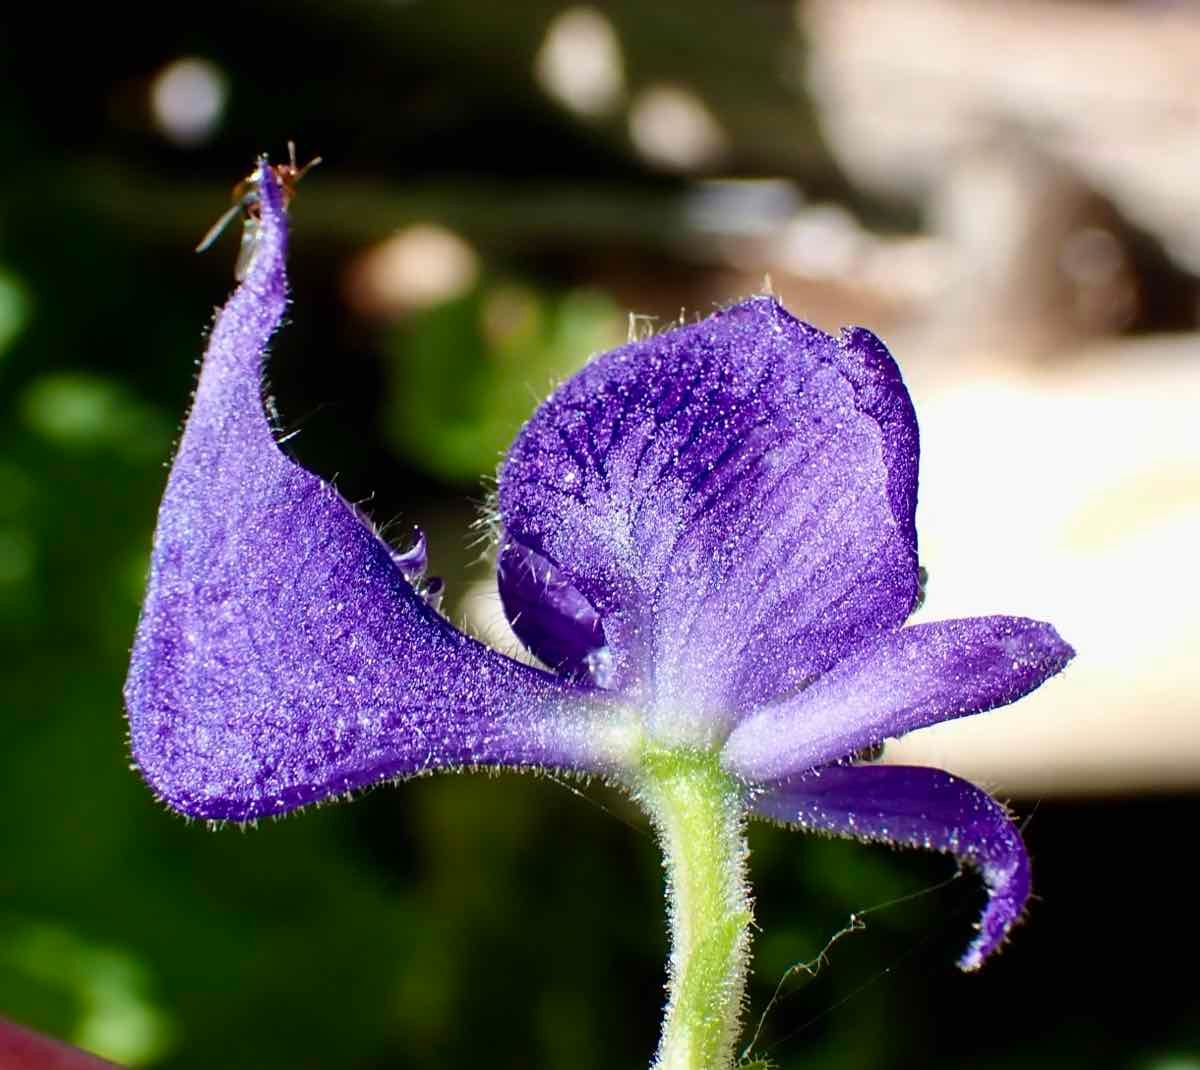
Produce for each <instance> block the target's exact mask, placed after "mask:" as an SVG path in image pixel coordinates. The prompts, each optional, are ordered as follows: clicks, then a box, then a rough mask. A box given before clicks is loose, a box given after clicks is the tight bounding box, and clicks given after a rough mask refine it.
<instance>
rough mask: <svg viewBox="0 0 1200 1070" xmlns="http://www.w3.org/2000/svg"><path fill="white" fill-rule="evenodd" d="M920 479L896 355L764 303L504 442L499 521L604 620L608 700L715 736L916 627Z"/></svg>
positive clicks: (623, 353) (623, 369)
mask: <svg viewBox="0 0 1200 1070" xmlns="http://www.w3.org/2000/svg"><path fill="white" fill-rule="evenodd" d="M916 474H917V430H916V421H915V418H914V416H913V412H912V406H911V403H910V402H909V399H908V394H907V392H906V391H905V389H904V386H903V383H902V382H901V380H900V375H899V372H898V371H897V370H896V366H895V363H894V362H893V361H892V359H891V357H890V356H889V355H888V354H887V350H886V349H885V348H884V346H883V344H882V343H881V342H879V341H878V340H877V339H875V338H874V336H873V335H871V334H870V333H869V332H866V331H862V330H855V331H849V332H847V333H846V334H845V335H843V337H842V339H841V340H838V339H834V338H832V337H830V336H829V335H826V334H824V333H822V332H821V331H819V330H817V329H816V328H814V327H811V326H809V325H807V324H804V323H801V322H800V321H798V320H796V319H794V318H793V317H792V316H791V315H789V314H788V313H787V312H786V311H785V310H784V309H783V308H782V307H781V306H780V304H779V303H778V302H777V301H776V300H775V299H774V298H772V297H757V298H752V299H750V300H747V301H744V302H742V303H741V304H738V305H734V306H733V307H731V308H728V309H725V310H724V311H722V312H719V313H717V314H715V315H713V316H710V317H709V318H708V319H706V320H704V321H702V322H700V323H697V324H693V325H690V326H686V327H680V328H677V329H674V330H670V331H667V332H666V333H664V334H661V335H658V336H656V337H654V338H651V339H649V340H646V341H641V342H634V343H631V344H629V345H627V346H624V347H623V348H621V349H617V350H614V351H613V352H611V353H608V354H605V355H604V356H602V357H599V358H597V359H595V360H593V361H592V362H591V363H590V364H589V365H588V366H587V367H586V368H584V369H583V370H582V371H581V372H580V373H579V374H577V375H576V376H574V377H573V378H572V379H570V380H568V381H567V382H566V383H564V384H563V385H562V386H561V387H560V388H559V389H558V390H556V391H555V392H554V394H553V395H552V396H551V397H550V399H549V400H548V401H547V402H546V403H545V404H543V405H542V406H541V407H540V408H539V409H538V411H537V412H536V413H535V414H534V416H533V418H532V419H531V420H530V422H529V423H528V425H527V426H526V427H525V429H524V430H523V431H522V432H521V434H520V436H519V437H518V439H517V441H516V442H515V443H514V444H513V447H512V449H511V450H510V452H509V454H508V457H507V459H506V461H505V463H504V465H503V467H502V470H501V474H500V488H499V506H500V517H501V522H502V524H503V527H504V540H505V542H511V543H515V544H517V545H519V546H521V547H523V548H525V549H526V550H528V551H530V552H532V553H535V554H537V555H539V556H540V557H541V558H543V559H545V560H546V561H548V562H549V563H550V564H552V565H553V566H554V568H555V569H556V570H557V574H558V575H560V576H561V577H562V579H563V580H564V581H565V582H566V583H568V584H570V586H571V587H572V588H573V589H574V590H575V591H577V592H578V594H579V595H580V596H581V598H582V599H584V600H586V603H587V604H588V605H589V606H590V607H592V608H594V610H595V612H596V613H597V614H598V616H599V619H600V624H601V626H602V629H603V633H604V636H605V638H606V641H607V644H608V647H609V650H610V653H611V655H612V659H611V664H610V666H609V667H610V670H611V683H612V686H614V687H616V688H618V689H621V690H624V691H625V692H626V693H631V695H632V697H633V698H634V700H635V701H636V702H637V703H638V704H639V705H640V706H642V707H643V708H644V709H647V710H649V711H650V713H649V720H650V723H653V722H654V720H655V718H656V717H662V718H679V717H680V716H681V712H680V711H688V713H687V716H690V717H693V718H694V719H695V722H696V725H695V727H696V728H697V731H696V732H692V733H690V734H689V732H688V731H687V730H685V731H684V732H683V737H684V738H685V739H687V740H690V741H693V742H701V743H702V742H705V739H704V738H703V726H704V725H705V724H706V723H707V724H710V725H711V724H714V723H715V722H719V721H720V720H722V719H724V720H726V721H733V720H736V719H737V717H739V716H742V715H743V714H744V712H745V711H747V710H750V709H753V708H755V707H756V706H759V705H761V704H762V703H764V702H767V701H770V700H772V699H775V698H777V697H779V696H781V695H785V694H789V693H791V692H793V691H795V690H797V689H798V688H800V687H801V686H803V685H804V684H805V683H806V682H807V681H808V680H809V679H811V678H812V677H813V676H814V675H817V674H819V673H820V672H822V671H824V670H825V669H827V668H828V667H829V666H830V665H831V664H833V663H834V662H835V661H836V660H837V659H838V658H839V657H840V656H841V655H842V654H843V653H844V652H845V651H846V650H848V649H850V648H851V647H853V646H854V645H855V644H857V643H859V642H861V641H862V640H863V639H864V638H866V637H869V636H873V635H876V634H878V633H880V632H882V631H886V630H889V629H893V628H895V627H897V626H898V625H899V624H900V623H901V622H903V620H904V619H905V618H906V617H907V616H908V614H909V612H910V611H911V610H912V608H913V605H914V602H915V599H916V595H917V561H916V534H915V529H914V526H913V511H914V509H915V504H916ZM502 590H503V577H502ZM552 594H553V592H552V591H548V592H547V595H548V596H549V595H552ZM523 597H524V599H525V601H528V600H529V593H528V592H527V591H526V592H524V594H523ZM540 627H541V630H542V632H543V635H542V637H541V638H538V637H536V636H535V637H534V638H533V641H531V642H530V645H531V647H532V649H533V650H534V653H538V654H539V656H541V647H542V646H552V645H553V644H552V642H551V641H550V639H548V638H547V636H546V635H545V633H546V632H547V630H548V629H550V628H551V627H552V624H551V623H550V618H547V620H545V621H543V622H542V624H541V626H540ZM571 627H573V625H572V624H571V622H570V620H569V619H568V620H564V621H563V622H562V628H563V629H564V630H567V631H569V630H570V628H571ZM527 641H530V640H529V639H528V638H527ZM560 645H561V644H560ZM717 730H719V729H714V731H717Z"/></svg>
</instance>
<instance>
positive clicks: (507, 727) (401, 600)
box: [125, 160, 601, 820]
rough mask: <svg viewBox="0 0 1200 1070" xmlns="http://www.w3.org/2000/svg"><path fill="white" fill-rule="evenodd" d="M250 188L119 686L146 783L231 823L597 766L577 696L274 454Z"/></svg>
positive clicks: (266, 256) (269, 201) (276, 218)
mask: <svg viewBox="0 0 1200 1070" xmlns="http://www.w3.org/2000/svg"><path fill="white" fill-rule="evenodd" d="M258 176H259V182H260V183H261V188H262V197H261V214H262V218H261V223H260V227H259V235H258V243H259V245H258V250H257V253H256V255H255V257H254V259H253V262H252V264H251V265H250V269H249V272H248V274H247V276H246V279H245V281H244V283H243V284H242V285H241V286H240V287H238V289H237V290H236V291H235V292H234V294H233V296H232V297H231V298H230V300H229V303H228V304H227V305H226V306H225V308H224V309H223V310H222V312H221V313H220V314H219V316H218V319H217V321H216V324H215V326H214V327H213V331H212V335H211V337H210V339H209V345H208V351H207V353H206V355H205V359H204V364H203V368H202V371H201V373H200V378H199V382H198V384H197V388H196V395H195V401H194V404H193V407H192V412H191V415H190V416H189V418H188V422H187V425H186V428H185V430H184V434H183V438H182V440H181V441H180V444H179V450H178V453H177V455H176V457H175V461H174V465H173V467H172V470H171V475H170V478H169V481H168V484H167V489H166V493H165V495H164V497H163V502H162V506H161V509H160V512H159V517H158V527H157V530H156V532H155V536H154V546H153V551H152V557H151V569H150V577H149V581H148V587H147V591H146V598H145V602H144V605H143V609H142V616H141V620H140V622H139V624H138V630H137V636H136V639H135V641H134V648H133V656H132V661H131V665H130V670H129V676H128V680H127V682H126V687H125V696H126V706H127V709H128V712H129V725H130V733H131V738H132V747H133V756H134V759H135V761H136V763H137V765H138V767H139V768H140V770H141V772H142V775H143V776H144V777H145V778H146V780H147V781H148V782H149V783H150V785H151V786H152V787H153V789H154V791H155V792H156V793H157V794H158V795H159V796H160V797H161V798H162V799H163V800H164V801H165V802H167V803H168V804H169V805H171V806H172V807H174V808H175V809H177V810H180V811H182V812H184V813H186V814H190V815H194V816H197V817H205V818H215V819H222V818H228V819H237V820H242V819H249V818H254V817H258V816H260V815H263V814H273V813H278V812H281V811H284V810H288V809H291V808H293V807H296V806H300V805H302V804H304V803H308V802H313V801H316V800H319V799H322V798H324V797H327V796H330V795H333V794H337V793H341V792H344V791H347V790H349V789H353V788H357V787H361V786H363V785H366V784H370V783H373V782H376V781H379V780H383V779H388V778H395V777H400V776H409V775H413V774H417V773H420V772H422V771H425V770H433V769H437V768H441V767H445V766H457V765H475V764H502V765H526V764H538V765H543V766H550V767H560V768H588V769H590V768H597V767H598V766H599V765H600V764H601V763H600V761H599V759H598V758H597V757H596V749H595V748H594V747H593V746H592V742H591V741H592V735H591V733H590V731H589V729H590V727H591V723H592V722H591V720H590V714H589V712H588V709H587V708H586V703H583V704H581V702H580V701H579V700H578V695H577V694H576V692H575V691H574V690H572V689H571V688H570V686H569V685H568V684H567V683H565V682H564V681H562V680H559V679H558V678H556V677H553V676H551V675H549V674H547V673H544V672H540V671H538V670H536V669H532V668H529V667H527V666H524V665H521V664H518V663H517V662H515V661H512V660H511V659H509V658H506V657H504V656H502V655H500V654H498V653H496V652H495V651H492V650H490V649H488V648H487V647H484V646H482V645H481V644H479V643H477V642H475V641H474V640H473V639H470V638H468V637H467V636H465V635H463V634H462V633H460V632H458V631H456V630H455V629H454V628H453V627H451V626H450V625H449V624H448V623H447V622H446V621H445V620H444V619H443V618H442V617H440V616H439V615H438V614H437V613H436V612H434V610H433V609H431V608H430V606H429V605H427V604H426V602H425V600H424V599H422V598H421V597H419V596H418V595H417V593H416V592H415V591H414V589H413V587H412V586H411V584H410V583H409V581H408V580H407V579H406V578H405V574H404V571H403V568H402V566H403V565H404V564H405V561H406V558H405V556H404V555H399V557H400V562H399V563H398V562H397V560H396V556H397V555H394V554H393V552H392V551H391V549H390V548H389V547H388V546H387V545H386V544H385V543H384V542H383V541H382V540H381V539H380V538H379V537H378V536H377V535H376V533H375V531H374V530H373V528H372V527H371V526H370V525H369V524H368V523H367V522H366V521H365V520H364V519H363V518H362V517H361V516H359V515H358V513H357V512H356V511H355V509H354V508H353V507H352V506H350V505H349V504H348V503H347V502H346V501H344V500H343V499H342V498H341V497H340V496H339V495H338V493H337V491H336V490H335V489H334V488H333V487H331V486H330V485H328V484H326V483H325V482H323V481H322V480H321V479H319V478H318V477H317V476H314V475H312V474H311V473H309V472H307V471H305V470H304V469H303V468H301V467H300V466H298V465H297V464H295V463H294V462H292V461H291V460H289V459H288V458H287V457H285V456H284V455H283V453H281V452H280V450H279V448H278V447H277V445H276V442H275V436H274V434H273V432H272V429H271V427H270V425H269V423H268V420H267V418H266V415H265V412H264V408H263V400H262V362H263V353H264V350H265V347H266V345H267V342H268V340H269V339H270V337H271V335H272V333H273V332H274V331H275V329H276V327H277V326H278V325H279V322H280V319H281V317H282V315H283V312H284V309H285V307H286V304H287V278H286V274H285V270H284V259H285V254H286V240H287V234H286V221H285V217H284V206H283V202H282V197H281V194H280V189H279V186H278V184H277V182H276V180H275V177H274V174H273V172H272V171H271V170H270V168H269V167H268V166H267V164H266V162H265V160H264V161H262V162H260V167H259V171H258ZM423 553H424V547H423V544H422V545H421V547H420V550H419V552H418V553H417V554H416V555H415V556H418V557H421V558H422V561H421V562H416V561H415V560H414V561H413V562H410V563H409V564H410V565H411V566H413V567H415V566H416V564H423Z"/></svg>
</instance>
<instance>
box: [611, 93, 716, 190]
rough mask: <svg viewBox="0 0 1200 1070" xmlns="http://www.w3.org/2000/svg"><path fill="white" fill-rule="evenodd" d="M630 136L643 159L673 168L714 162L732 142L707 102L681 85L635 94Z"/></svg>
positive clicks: (630, 121) (686, 169) (666, 167)
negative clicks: (729, 142)
mask: <svg viewBox="0 0 1200 1070" xmlns="http://www.w3.org/2000/svg"><path fill="white" fill-rule="evenodd" d="M629 136H630V139H631V140H632V141H633V147H634V148H635V149H637V151H638V153H639V154H640V155H641V156H642V157H643V159H645V160H647V161H649V162H650V163H652V164H656V165H657V166H659V167H662V168H665V169H667V170H672V171H695V170H698V169H700V168H703V167H707V166H709V165H710V164H714V163H716V162H717V161H718V160H719V159H720V158H721V157H722V156H723V155H724V153H725V150H726V147H727V145H728V139H727V138H726V136H725V131H724V130H722V129H721V126H720V124H719V123H718V122H717V120H716V117H715V116H714V115H713V113H712V112H711V111H709V109H708V106H707V105H706V104H705V103H704V101H703V100H701V99H700V97H699V96H698V95H697V94H696V93H694V92H692V90H690V89H685V88H683V87H682V86H677V85H654V86H650V87H648V88H646V89H643V90H642V91H641V92H640V93H638V95H637V96H636V97H634V100H633V106H632V107H631V108H630V111H629Z"/></svg>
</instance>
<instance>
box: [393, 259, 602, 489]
mask: <svg viewBox="0 0 1200 1070" xmlns="http://www.w3.org/2000/svg"><path fill="white" fill-rule="evenodd" d="M621 341H623V332H622V323H621V314H620V311H619V310H618V308H617V305H616V303H615V302H614V301H613V300H612V298H610V297H608V296H607V295H606V294H603V293H599V292H596V291H594V290H586V289H574V290H567V291H565V292H563V293H553V292H546V291H541V292H539V290H538V289H537V288H536V287H534V286H531V285H528V284H522V283H518V282H514V281H510V280H498V281H496V282H493V283H490V284H486V285H482V286H478V287H476V288H475V289H473V290H472V292H471V293H469V294H468V295H466V296H464V297H461V298H457V299H455V300H451V301H446V302H444V303H441V304H438V305H435V306H434V307H433V308H430V309H426V310H422V311H421V312H419V313H416V314H414V315H413V316H412V317H411V318H410V319H409V320H408V321H407V322H405V323H404V324H403V325H402V326H400V327H397V328H396V329H395V330H394V331H393V335H392V339H391V342H390V344H389V345H388V347H387V353H388V356H389V358H390V359H389V362H388V371H389V384H388V385H389V392H388V401H387V410H386V415H385V420H386V421H387V432H388V434H389V438H390V440H391V441H392V442H393V443H394V444H395V446H396V448H397V449H398V450H399V451H401V452H402V453H403V454H404V455H405V456H406V457H408V458H409V459H411V460H412V461H413V463H415V464H417V465H419V466H420V467H421V468H423V469H425V470H426V471H428V472H430V473H431V474H433V475H435V476H440V477H441V478H443V479H445V480H447V481H449V482H452V483H453V482H465V483H469V484H475V483H477V482H478V481H479V478H480V474H481V473H486V472H491V471H493V470H494V469H495V467H496V465H497V463H498V461H499V459H500V458H501V457H502V456H503V454H504V451H505V450H506V449H507V448H508V444H509V443H510V442H511V441H512V439H513V435H514V434H515V433H516V432H517V431H518V429H519V428H520V427H521V424H523V423H524V422H525V420H526V419H527V418H528V417H529V416H530V415H531V414H532V412H533V410H534V408H535V407H536V405H537V403H538V402H539V401H540V400H541V399H542V398H543V397H545V395H546V394H547V393H548V392H549V390H550V388H551V387H552V386H554V385H555V384H556V383H557V382H559V381H560V380H562V379H564V378H566V376H567V375H569V374H570V373H571V372H573V371H575V370H577V369H578V368H579V367H580V366H581V365H582V364H583V363H584V362H585V361H586V360H587V358H588V357H590V356H592V355H593V354H595V353H601V352H603V351H604V350H606V349H611V348H612V347H613V346H615V345H617V344H618V343H619V342H621Z"/></svg>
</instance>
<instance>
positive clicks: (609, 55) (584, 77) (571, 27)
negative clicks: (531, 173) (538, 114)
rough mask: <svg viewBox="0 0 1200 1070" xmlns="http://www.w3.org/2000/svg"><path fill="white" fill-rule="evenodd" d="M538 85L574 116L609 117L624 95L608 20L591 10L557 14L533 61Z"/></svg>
mask: <svg viewBox="0 0 1200 1070" xmlns="http://www.w3.org/2000/svg"><path fill="white" fill-rule="evenodd" d="M534 73H535V75H536V76H537V80H538V84H539V85H540V86H541V87H542V89H543V90H545V91H546V93H547V94H549V95H550V96H551V97H553V98H554V99H555V100H557V101H558V102H559V103H560V104H562V105H563V106H564V107H566V108H567V109H569V110H570V111H573V112H575V113H576V114H577V115H584V116H587V117H589V118H593V117H598V116H603V115H608V114H610V113H611V112H613V111H614V110H615V109H616V108H617V106H618V105H619V104H620V103H621V99H622V97H623V96H624V95H625V67H624V64H623V62H622V59H621V42H620V41H619V40H618V39H617V33H616V30H614V29H613V25H612V23H611V22H609V20H608V18H607V17H606V16H605V15H603V14H602V13H601V12H599V11H597V10H596V9H595V8H592V7H572V8H568V9H567V10H566V11H563V12H561V13H560V14H558V15H556V16H555V17H554V19H553V21H552V22H551V23H550V26H549V28H548V29H547V30H546V36H545V39H544V40H543V41H542V47H541V49H540V50H539V51H538V54H537V58H536V60H535V61H534Z"/></svg>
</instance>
